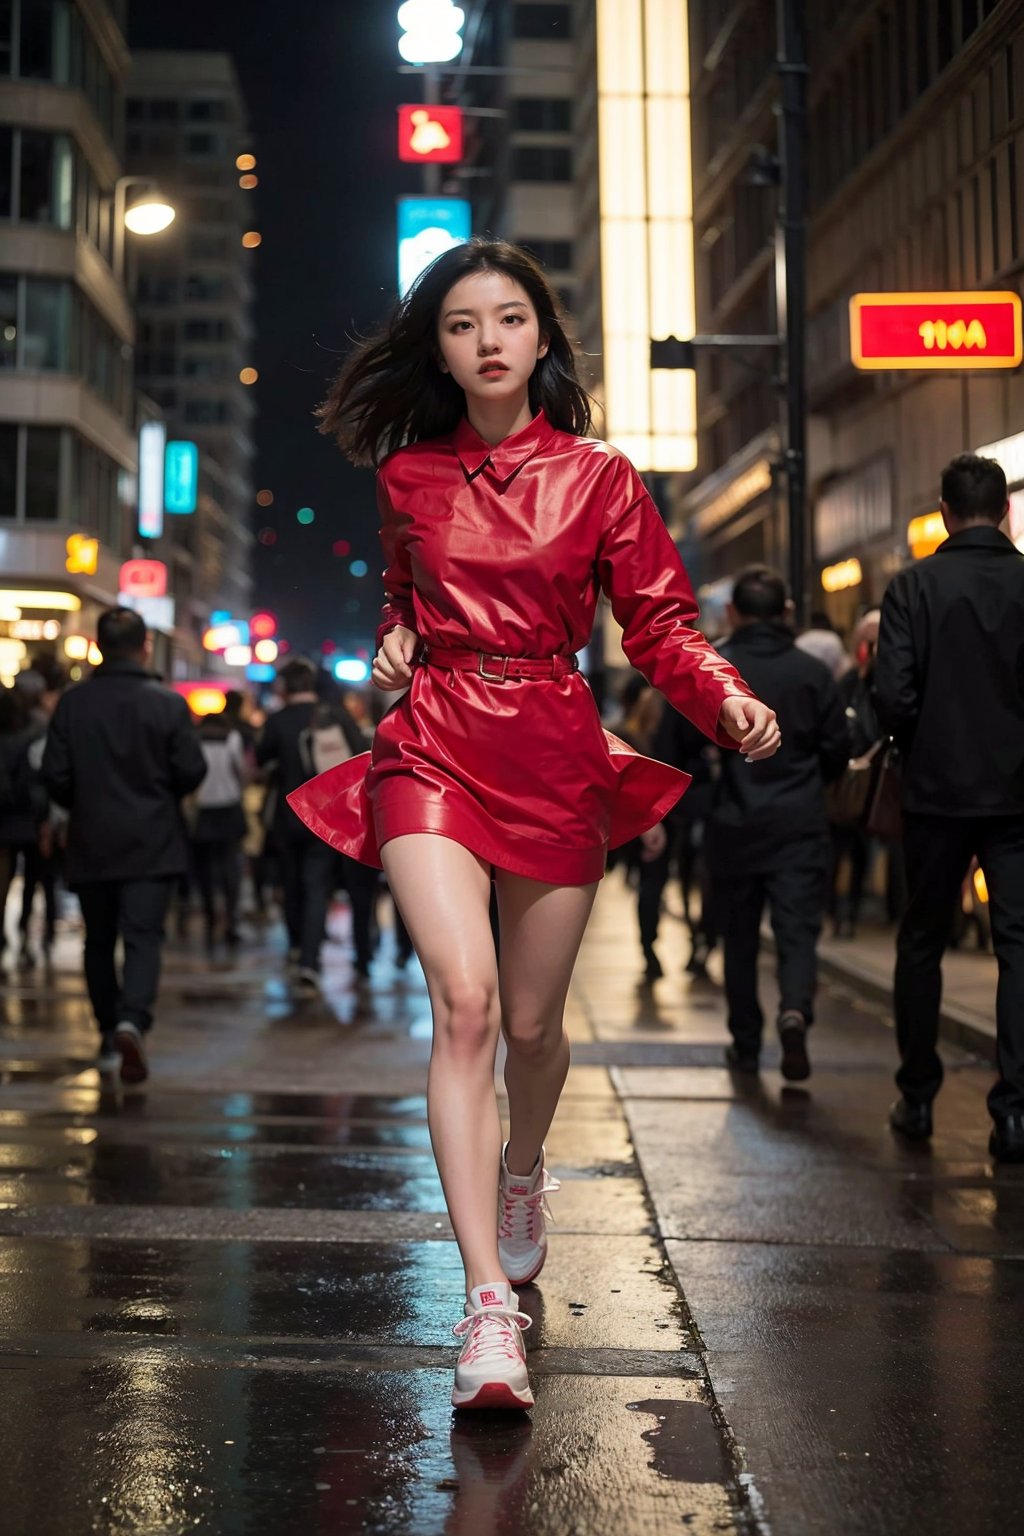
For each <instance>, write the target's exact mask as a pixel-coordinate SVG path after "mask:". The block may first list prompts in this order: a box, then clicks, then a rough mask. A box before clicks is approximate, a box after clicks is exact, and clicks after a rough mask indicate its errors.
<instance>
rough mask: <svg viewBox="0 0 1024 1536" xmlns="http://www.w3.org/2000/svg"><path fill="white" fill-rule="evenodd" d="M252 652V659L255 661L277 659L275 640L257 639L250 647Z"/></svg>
mask: <svg viewBox="0 0 1024 1536" xmlns="http://www.w3.org/2000/svg"><path fill="white" fill-rule="evenodd" d="M252 654H253V657H254V659H255V660H256V661H264V662H269V661H276V660H277V641H276V640H257V641H256V644H255V645H254V646H253V648H252Z"/></svg>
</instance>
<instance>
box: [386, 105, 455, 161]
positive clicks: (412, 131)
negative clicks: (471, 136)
mask: <svg viewBox="0 0 1024 1536" xmlns="http://www.w3.org/2000/svg"><path fill="white" fill-rule="evenodd" d="M398 158H399V160H405V161H413V162H415V161H419V162H421V163H422V162H424V161H432V162H433V163H434V164H435V165H454V164H455V163H456V162H457V161H459V160H461V159H462V109H461V107H423V106H420V107H399V109H398Z"/></svg>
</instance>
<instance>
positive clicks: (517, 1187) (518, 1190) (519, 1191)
mask: <svg viewBox="0 0 1024 1536" xmlns="http://www.w3.org/2000/svg"><path fill="white" fill-rule="evenodd" d="M508 1192H509V1194H510V1195H528V1194H529V1193H530V1191H529V1190H528V1189H527V1187H526V1185H525V1184H510V1185H509V1187H508Z"/></svg>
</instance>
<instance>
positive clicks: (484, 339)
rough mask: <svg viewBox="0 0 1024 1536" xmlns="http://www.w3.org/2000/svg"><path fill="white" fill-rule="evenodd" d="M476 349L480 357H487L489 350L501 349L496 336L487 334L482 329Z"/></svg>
mask: <svg viewBox="0 0 1024 1536" xmlns="http://www.w3.org/2000/svg"><path fill="white" fill-rule="evenodd" d="M477 351H478V352H479V354H480V356H481V357H487V356H488V354H489V353H491V352H500V351H501V342H500V340H499V339H498V337H497V336H487V335H486V334H485V333H484V332H483V331H481V332H480V340H479V343H478V344H477Z"/></svg>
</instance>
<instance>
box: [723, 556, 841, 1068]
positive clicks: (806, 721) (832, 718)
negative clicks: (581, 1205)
mask: <svg viewBox="0 0 1024 1536" xmlns="http://www.w3.org/2000/svg"><path fill="white" fill-rule="evenodd" d="M789 611H790V604H789V603H788V601H787V595H786V584H785V582H784V581H783V579H782V577H781V576H780V575H779V574H778V572H777V571H773V570H770V569H769V568H768V567H767V566H752V567H751V568H750V569H749V570H746V571H744V572H743V573H742V574H741V575H740V576H739V578H738V579H737V582H736V585H735V587H734V588H733V597H732V603H731V605H730V609H729V618H730V623H731V624H732V625H733V633H732V635H731V636H730V638H729V640H728V641H727V642H726V644H725V645H723V646H722V647H721V651H722V655H723V656H726V657H728V659H729V660H730V661H731V662H732V663H733V665H734V666H735V667H737V668H738V669H739V671H740V674H741V675H742V677H743V678H744V679H745V681H746V682H747V683H748V684H749V685H750V687H751V688H752V689H753V691H754V693H755V695H756V696H757V697H758V698H759V699H763V700H764V702H765V703H766V704H768V705H770V706H771V708H772V709H774V711H775V713H776V715H777V716H778V719H779V728H780V730H781V732H782V745H781V747H780V748H779V751H778V752H777V753H776V755H775V756H774V757H772V758H769V759H767V760H766V761H765V762H761V763H753V764H750V765H748V764H745V763H741V762H740V761H739V760H738V758H737V757H736V754H735V753H732V752H727V753H725V754H723V759H722V771H721V778H720V779H719V781H718V784H717V786H716V790H715V796H714V801H713V804H712V809H711V816H710V821H709V823H708V831H707V843H708V849H707V853H708V864H709V867H710V873H711V881H712V888H713V891H714V905H715V916H716V918H717V920H718V923H719V926H720V929H721V934H722V939H723V944H724V951H725V991H726V999H727V1002H728V1006H729V1030H730V1033H731V1034H732V1037H733V1044H732V1045H731V1046H730V1047H729V1048H728V1050H727V1052H726V1059H727V1061H728V1063H729V1065H730V1066H731V1067H733V1068H734V1069H735V1070H737V1071H740V1072H756V1071H757V1070H758V1066H759V1060H760V1051H761V1032H762V1029H763V1027H764V1015H763V1013H762V1011H761V1005H760V1003H759V1001H758V995H757V961H758V952H759V948H760V934H761V916H762V913H763V911H764V906H765V903H766V902H767V904H768V907H769V911H770V915H771V923H772V931H773V933H774V935H775V945H776V952H777V969H778V980H779V991H780V994H781V997H780V1003H779V1016H778V1030H779V1039H780V1041H781V1044H782V1075H783V1077H785V1078H787V1079H788V1080H789V1081H790V1082H800V1081H802V1080H803V1079H804V1078H806V1077H808V1076H809V1075H810V1070H811V1067H810V1062H809V1060H808V1056H807V1031H808V1029H809V1027H810V1025H811V1023H812V1022H813V1018H814V994H815V988H816V982H817V943H818V936H819V934H820V932H821V923H822V917H823V914H824V909H825V893H826V874H827V869H828V846H829V845H828V821H827V818H826V815H825V785H826V784H827V783H829V782H830V781H831V780H832V779H835V778H838V777H839V775H840V774H841V773H842V771H843V769H844V768H845V766H846V764H847V762H848V760H849V740H848V734H847V727H846V718H845V715H844V713H843V707H842V704H841V702H840V699H839V693H838V690H837V688H836V685H835V683H834V682H833V680H832V677H831V674H830V673H829V671H828V668H827V667H825V666H824V665H823V664H822V663H821V662H820V661H818V660H817V659H816V658H815V657H814V656H809V655H807V654H806V653H805V652H804V651H802V650H801V649H800V648H799V647H798V646H797V644H796V641H795V637H794V635H793V632H792V630H791V629H790V628H789V626H788V624H787V618H788V616H789Z"/></svg>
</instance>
